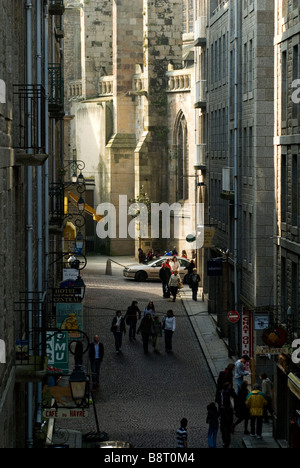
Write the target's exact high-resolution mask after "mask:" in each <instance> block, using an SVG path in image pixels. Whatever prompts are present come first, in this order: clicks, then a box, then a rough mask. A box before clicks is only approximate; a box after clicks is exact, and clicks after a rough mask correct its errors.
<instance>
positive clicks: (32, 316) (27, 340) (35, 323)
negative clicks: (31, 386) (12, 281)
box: [15, 292, 46, 372]
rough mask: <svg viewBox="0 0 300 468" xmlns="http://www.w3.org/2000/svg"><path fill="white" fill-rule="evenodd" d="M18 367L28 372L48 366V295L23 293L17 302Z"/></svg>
mask: <svg viewBox="0 0 300 468" xmlns="http://www.w3.org/2000/svg"><path fill="white" fill-rule="evenodd" d="M15 313H16V317H17V318H18V320H17V325H16V365H17V366H25V370H28V371H33V372H36V371H43V370H45V364H46V334H45V329H46V321H45V319H46V294H43V293H37V292H26V293H25V292H24V293H21V297H20V301H19V302H15Z"/></svg>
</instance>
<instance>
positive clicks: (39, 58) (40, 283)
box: [36, 0, 44, 424]
mask: <svg viewBox="0 0 300 468" xmlns="http://www.w3.org/2000/svg"><path fill="white" fill-rule="evenodd" d="M36 83H37V85H39V86H40V87H42V0H36ZM42 99H44V97H43V96H42V95H40V98H39V101H38V125H37V138H38V147H39V148H41V146H42ZM42 173H43V168H42V166H38V167H37V169H36V177H37V200H36V213H37V291H38V296H39V305H38V308H39V310H38V313H39V328H40V329H41V328H42V323H43V321H42V320H43V319H42V313H43V310H42V297H43V292H42V290H43V203H42V201H43V186H42ZM39 343H42V335H41V334H40V336H39ZM41 346H42V345H40V349H39V354H40V356H41ZM36 422H37V424H41V422H42V383H41V382H39V383H38V384H37V410H36Z"/></svg>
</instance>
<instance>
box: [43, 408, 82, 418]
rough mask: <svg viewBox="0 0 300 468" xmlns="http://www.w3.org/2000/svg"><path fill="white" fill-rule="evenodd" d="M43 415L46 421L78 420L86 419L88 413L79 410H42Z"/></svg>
mask: <svg viewBox="0 0 300 468" xmlns="http://www.w3.org/2000/svg"><path fill="white" fill-rule="evenodd" d="M43 415H44V417H45V418H48V419H49V418H53V419H78V418H87V417H88V415H89V412H88V411H87V410H86V409H81V408H75V409H72V408H44V411H43Z"/></svg>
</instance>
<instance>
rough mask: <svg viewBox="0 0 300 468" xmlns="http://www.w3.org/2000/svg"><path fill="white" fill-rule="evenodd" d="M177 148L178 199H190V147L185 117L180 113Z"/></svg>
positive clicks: (177, 128)
mask: <svg viewBox="0 0 300 468" xmlns="http://www.w3.org/2000/svg"><path fill="white" fill-rule="evenodd" d="M176 147H177V199H178V200H187V199H188V198H189V180H188V175H189V147H188V130H187V123H186V119H185V116H184V114H183V113H182V112H180V113H179V115H178V118H177V124H176Z"/></svg>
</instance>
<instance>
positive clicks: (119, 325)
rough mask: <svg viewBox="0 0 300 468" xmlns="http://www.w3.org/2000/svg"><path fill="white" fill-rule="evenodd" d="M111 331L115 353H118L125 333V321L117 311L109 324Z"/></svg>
mask: <svg viewBox="0 0 300 468" xmlns="http://www.w3.org/2000/svg"><path fill="white" fill-rule="evenodd" d="M111 331H112V332H113V334H114V337H115V346H116V352H117V353H120V352H121V347H122V338H123V333H126V327H125V320H124V317H122V312H121V311H120V310H117V312H116V316H115V317H114V318H113V321H112V324H111Z"/></svg>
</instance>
